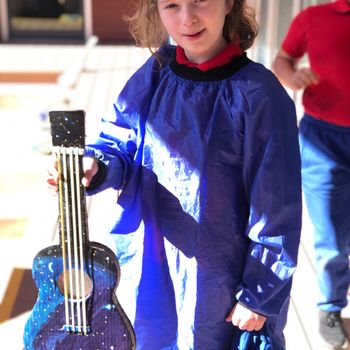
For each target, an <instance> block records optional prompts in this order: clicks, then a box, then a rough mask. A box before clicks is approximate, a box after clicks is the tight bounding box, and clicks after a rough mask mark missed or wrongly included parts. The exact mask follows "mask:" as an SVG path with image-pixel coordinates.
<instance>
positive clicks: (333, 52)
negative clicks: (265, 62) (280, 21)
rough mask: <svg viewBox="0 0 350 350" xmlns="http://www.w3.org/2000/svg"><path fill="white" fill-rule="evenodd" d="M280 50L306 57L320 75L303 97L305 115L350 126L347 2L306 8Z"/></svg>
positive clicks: (349, 12) (349, 7)
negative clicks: (318, 79)
mask: <svg viewBox="0 0 350 350" xmlns="http://www.w3.org/2000/svg"><path fill="white" fill-rule="evenodd" d="M282 48H283V50H284V51H285V52H287V53H288V54H289V55H290V56H292V57H295V58H300V57H302V56H303V55H304V54H305V53H306V54H307V55H308V57H309V61H310V66H311V68H312V69H313V70H314V71H315V72H316V73H317V74H318V75H319V76H320V82H319V84H317V85H310V86H308V87H307V88H306V89H305V91H304V94H303V105H304V109H305V112H306V113H308V114H310V115H312V116H313V117H315V118H318V119H321V120H324V121H326V122H329V123H332V124H336V125H341V126H350V3H349V2H348V1H347V0H338V1H335V2H331V3H327V4H323V5H316V6H311V7H308V8H306V9H305V10H304V11H302V12H301V13H300V14H299V15H298V16H296V18H295V19H294V20H293V21H292V24H291V26H290V28H289V31H288V33H287V36H286V37H285V39H284V41H283V43H282Z"/></svg>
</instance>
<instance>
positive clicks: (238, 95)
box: [48, 0, 301, 350]
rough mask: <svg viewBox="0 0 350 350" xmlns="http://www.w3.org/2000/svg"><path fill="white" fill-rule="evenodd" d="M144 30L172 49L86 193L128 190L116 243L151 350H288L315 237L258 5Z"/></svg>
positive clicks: (139, 22)
mask: <svg viewBox="0 0 350 350" xmlns="http://www.w3.org/2000/svg"><path fill="white" fill-rule="evenodd" d="M130 21H131V24H132V28H133V33H134V35H135V37H136V38H137V40H138V41H139V43H140V44H142V45H147V46H148V47H150V48H156V47H160V48H159V49H158V50H157V51H156V52H155V54H154V55H153V56H152V57H151V58H150V59H149V60H148V61H147V62H146V63H145V64H144V65H143V66H142V67H141V68H140V69H139V70H138V71H137V72H136V73H135V74H134V75H133V77H131V79H130V80H129V81H128V83H127V84H126V86H125V88H124V89H123V91H122V92H121V94H120V96H119V97H118V99H117V101H116V103H115V116H114V117H112V118H108V119H106V120H104V123H103V127H102V130H101V133H100V137H99V139H98V140H97V142H96V144H93V145H89V146H88V147H87V149H86V156H87V157H86V158H85V169H86V173H85V178H84V179H83V181H84V184H85V186H87V190H88V193H89V194H94V193H97V192H99V191H102V190H104V189H106V188H109V187H112V188H115V189H122V192H121V195H120V197H119V199H118V209H119V212H118V213H117V212H116V214H117V218H116V222H115V224H114V226H113V228H112V230H111V232H112V233H114V234H115V235H114V236H115V244H116V254H117V257H118V259H119V263H120V264H121V266H122V273H121V274H122V281H121V283H120V285H119V286H118V293H120V297H119V300H120V302H121V304H122V305H123V307H124V309H125V310H126V312H127V314H128V316H129V318H130V320H131V321H132V322H133V325H134V329H135V332H136V339H137V349H143V350H160V349H172V350H175V349H179V350H189V349H196V350H214V349H215V350H225V349H241V350H244V349H245V350H248V349H274V350H280V349H284V348H285V344H284V338H283V328H284V326H285V322H286V315H287V310H288V304H289V298H290V289H291V283H292V274H293V272H294V270H295V267H296V261H297V251H298V246H299V238H300V226H301V190H300V160H299V148H298V138H297V125H296V116H295V109H294V104H293V102H292V101H291V100H290V98H289V96H288V95H287V93H286V92H285V90H284V89H283V88H282V87H281V85H280V84H279V82H278V81H277V79H276V78H275V77H274V75H273V74H272V73H271V72H270V71H268V70H267V69H265V68H264V67H263V66H262V65H260V64H257V63H254V62H252V61H251V60H250V59H248V58H247V56H246V54H245V53H244V50H246V49H248V48H249V47H250V46H251V45H252V43H253V40H254V38H255V36H256V25H255V22H254V19H253V17H252V15H251V14H250V12H249V11H248V9H247V8H246V5H245V1H243V0H241V1H239V0H235V1H233V0H202V1H199V0H171V1H170V0H158V1H157V0H141V1H140V2H139V8H138V11H137V13H136V14H135V16H134V17H133V18H131V19H130ZM169 36H170V37H171V38H172V39H173V40H174V41H175V42H176V43H177V45H178V46H176V47H175V46H172V45H168V44H167V41H168V37H169ZM122 131H123V132H122ZM125 131H128V133H126V132H125ZM126 134H127V135H128V136H127V137H124V136H123V135H126ZM48 182H49V183H50V184H51V185H54V186H55V185H56V183H57V173H56V172H55V171H52V172H51V176H50V178H49V179H48Z"/></svg>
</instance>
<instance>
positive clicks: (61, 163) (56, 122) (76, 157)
mask: <svg viewBox="0 0 350 350" xmlns="http://www.w3.org/2000/svg"><path fill="white" fill-rule="evenodd" d="M49 115H50V124H51V134H52V144H53V153H54V155H55V156H56V159H57V168H58V172H59V174H60V176H59V182H58V188H59V191H58V193H59V218H60V220H59V222H60V225H59V227H60V229H59V236H60V242H59V243H60V244H59V245H54V246H50V247H47V248H45V249H43V250H42V251H40V252H39V253H38V254H37V256H36V257H35V259H34V263H33V278H34V281H35V283H36V285H37V287H38V299H37V301H36V303H35V305H34V307H33V310H32V313H31V315H30V317H29V319H28V321H27V323H26V325H25V329H24V348H25V349H26V350H52V349H55V350H56V349H57V350H60V349H62V350H80V349H81V350H90V349H91V350H97V349H98V350H113V349H114V350H133V349H135V346H136V345H135V342H136V340H135V335H134V331H133V328H132V326H131V324H130V322H129V320H128V318H127V316H126V314H125V313H124V311H123V309H122V307H121V305H120V304H119V302H118V300H117V297H116V294H115V292H116V288H117V285H118V282H119V277H120V268H119V264H118V261H117V259H116V257H115V255H114V253H113V252H112V251H111V250H110V249H109V248H108V247H106V246H104V245H102V244H99V243H96V242H90V241H89V238H88V225H87V215H86V204H85V192H84V188H83V186H82V185H81V179H82V176H83V172H82V157H83V154H84V147H85V113H84V112H83V111H69V112H68V111H52V112H50V113H49Z"/></svg>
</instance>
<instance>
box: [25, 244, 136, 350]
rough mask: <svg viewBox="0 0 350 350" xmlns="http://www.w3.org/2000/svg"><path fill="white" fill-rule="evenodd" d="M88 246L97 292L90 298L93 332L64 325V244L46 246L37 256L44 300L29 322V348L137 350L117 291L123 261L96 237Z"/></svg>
mask: <svg viewBox="0 0 350 350" xmlns="http://www.w3.org/2000/svg"><path fill="white" fill-rule="evenodd" d="M86 250H87V252H86V255H85V257H86V260H87V261H86V264H85V266H86V269H87V271H86V273H87V274H88V275H89V277H90V278H91V281H92V290H91V294H90V295H89V296H88V297H87V299H86V304H87V319H88V322H89V328H90V330H89V333H88V334H87V335H85V334H79V333H74V332H67V331H66V330H65V329H64V325H65V306H64V295H63V294H62V292H61V290H60V288H59V277H60V275H61V274H62V255H61V253H62V248H61V246H59V245H54V246H51V247H47V248H45V249H43V250H42V251H40V252H39V253H38V254H37V256H36V257H35V259H34V263H33V278H34V281H35V283H36V285H37V287H38V299H37V301H36V303H35V305H34V308H33V310H32V313H31V315H30V317H29V319H28V321H27V323H26V325H25V330H24V349H26V350H27V349H28V350H34V349H35V350H53V349H55V350H60V349H61V350H79V349H82V350H89V349H91V350H92V349H94V350H95V349H99V350H111V349H115V350H131V349H135V335H134V332H133V329H132V326H131V324H130V322H129V320H128V318H127V317H126V315H125V313H124V311H123V310H122V308H121V306H120V304H119V303H118V300H117V298H116V295H115V291H116V287H117V285H118V282H119V276H120V274H119V273H120V271H119V264H118V261H117V259H116V257H115V255H114V254H113V252H112V251H111V250H110V249H109V248H108V247H106V246H104V245H102V244H99V243H96V242H90V244H89V246H87V247H86Z"/></svg>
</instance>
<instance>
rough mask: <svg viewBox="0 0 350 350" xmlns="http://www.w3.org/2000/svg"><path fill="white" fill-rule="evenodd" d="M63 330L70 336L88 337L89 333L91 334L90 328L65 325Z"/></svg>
mask: <svg viewBox="0 0 350 350" xmlns="http://www.w3.org/2000/svg"><path fill="white" fill-rule="evenodd" d="M62 330H64V331H66V332H67V333H70V334H80V335H88V334H89V333H91V328H90V326H86V327H83V326H72V325H64V326H63V327H62Z"/></svg>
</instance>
